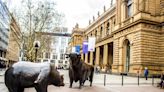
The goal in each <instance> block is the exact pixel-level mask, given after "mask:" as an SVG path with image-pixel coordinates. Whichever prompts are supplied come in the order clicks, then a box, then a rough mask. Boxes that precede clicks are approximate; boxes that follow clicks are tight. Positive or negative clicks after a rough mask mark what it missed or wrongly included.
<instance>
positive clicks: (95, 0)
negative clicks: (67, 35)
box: [56, 0, 110, 30]
mask: <svg viewBox="0 0 164 92" xmlns="http://www.w3.org/2000/svg"><path fill="white" fill-rule="evenodd" d="M56 1H57V9H58V10H59V11H61V12H63V13H64V14H65V17H66V26H67V27H68V28H69V30H72V27H74V26H75V24H76V23H79V26H80V27H86V26H87V25H88V21H89V19H91V20H92V17H93V16H95V17H97V12H98V11H100V13H101V12H102V11H103V7H104V5H105V6H106V7H109V5H110V0H56Z"/></svg>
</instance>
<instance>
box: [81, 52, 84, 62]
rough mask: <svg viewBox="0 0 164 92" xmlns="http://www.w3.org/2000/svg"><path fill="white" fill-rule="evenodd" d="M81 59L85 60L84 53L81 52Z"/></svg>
mask: <svg viewBox="0 0 164 92" xmlns="http://www.w3.org/2000/svg"><path fill="white" fill-rule="evenodd" d="M81 59H82V61H84V54H83V53H81Z"/></svg>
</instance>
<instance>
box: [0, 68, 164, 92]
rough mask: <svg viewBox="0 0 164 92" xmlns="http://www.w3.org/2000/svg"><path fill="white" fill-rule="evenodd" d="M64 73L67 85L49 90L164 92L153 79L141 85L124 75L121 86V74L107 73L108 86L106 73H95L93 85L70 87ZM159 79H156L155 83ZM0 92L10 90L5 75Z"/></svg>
mask: <svg viewBox="0 0 164 92" xmlns="http://www.w3.org/2000/svg"><path fill="white" fill-rule="evenodd" d="M60 73H61V74H64V82H65V83H66V86H64V87H55V86H52V85H50V86H49V87H48V92H131V91H133V92H147V91H148V92H164V89H160V88H157V87H156V85H154V86H152V79H150V78H149V79H148V80H147V81H146V80H145V79H144V78H141V79H140V83H141V84H140V85H139V86H138V85H137V78H136V77H124V86H121V79H122V77H121V76H118V75H106V86H104V85H103V84H104V74H95V75H94V81H93V86H92V87H89V82H86V83H85V86H84V87H83V88H82V89H78V86H79V83H73V88H69V77H68V71H64V70H60ZM158 81H159V79H155V83H156V82H158ZM0 92H8V91H7V88H6V87H5V85H4V76H0ZM25 92H36V91H35V89H34V88H27V89H25Z"/></svg>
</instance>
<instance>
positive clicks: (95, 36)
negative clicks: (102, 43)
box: [95, 30, 97, 38]
mask: <svg viewBox="0 0 164 92" xmlns="http://www.w3.org/2000/svg"><path fill="white" fill-rule="evenodd" d="M95 37H96V38H97V30H96V31H95Z"/></svg>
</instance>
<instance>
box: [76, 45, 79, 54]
mask: <svg viewBox="0 0 164 92" xmlns="http://www.w3.org/2000/svg"><path fill="white" fill-rule="evenodd" d="M75 52H76V53H78V54H80V46H79V45H77V46H75Z"/></svg>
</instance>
